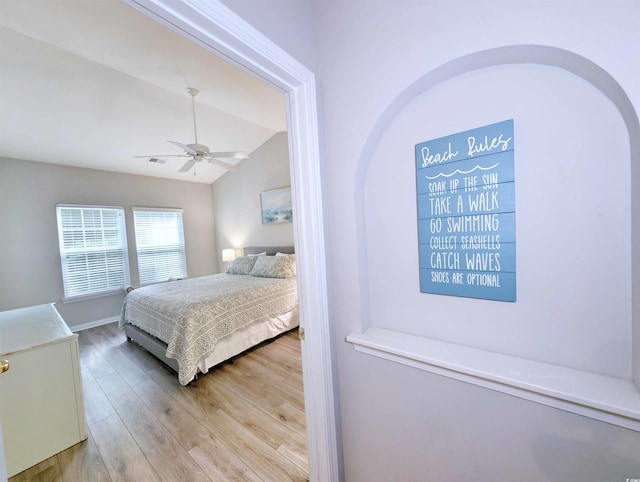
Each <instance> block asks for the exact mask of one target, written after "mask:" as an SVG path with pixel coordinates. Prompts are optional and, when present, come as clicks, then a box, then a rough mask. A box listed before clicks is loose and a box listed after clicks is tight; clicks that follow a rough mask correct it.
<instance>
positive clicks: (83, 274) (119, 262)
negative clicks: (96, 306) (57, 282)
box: [56, 205, 130, 299]
mask: <svg viewBox="0 0 640 482" xmlns="http://www.w3.org/2000/svg"><path fill="white" fill-rule="evenodd" d="M56 215H57V220H58V241H59V245H60V259H61V263H62V281H63V285H64V296H65V299H71V298H75V297H79V296H87V295H95V294H100V293H105V292H110V291H115V290H120V289H123V288H124V287H125V286H127V285H129V284H130V280H129V260H128V253H127V239H126V231H125V222H124V209H122V208H117V207H116V208H112V207H100V206H68V205H59V206H56Z"/></svg>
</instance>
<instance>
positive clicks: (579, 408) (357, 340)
mask: <svg viewBox="0 0 640 482" xmlns="http://www.w3.org/2000/svg"><path fill="white" fill-rule="evenodd" d="M346 341H347V342H349V343H352V344H353V346H354V349H355V350H356V351H359V352H362V353H367V354H369V355H373V356H377V357H380V358H384V359H386V360H390V361H393V362H396V363H401V364H403V365H407V366H411V367H414V368H418V369H421V370H426V371H429V372H432V373H436V374H439V375H443V376H446V377H449V378H454V379H457V380H461V381H463V382H466V383H472V384H474V385H479V386H481V387H485V388H489V389H491V390H497V391H499V392H502V393H506V394H509V395H513V396H516V397H520V398H524V399H526V400H530V401H533V402H536V403H541V404H544V405H548V406H550V407H554V408H557V409H560V410H566V411H568V412H573V413H577V414H579V415H583V416H585V417H590V418H593V419H596V420H600V421H603V422H607V423H611V424H614V425H618V426H621V427H625V428H628V429H631V430H635V431H638V432H640V392H639V391H638V388H637V387H636V386H635V384H634V383H633V382H631V381H629V380H622V379H618V378H613V377H607V376H603V375H596V374H594V373H589V372H583V371H580V370H573V369H570V368H565V367H560V366H557V365H550V364H547V363H541V362H536V361H532V360H527V359H524V358H518V357H514V356H509V355H501V354H497V353H492V352H488V351H484V350H480V349H476V348H469V347H465V346H462V345H456V344H453V343H447V342H442V341H437V340H432V339H429V338H422V337H419V336H415V335H408V334H405V333H399V332H396V331H392V330H387V329H382V328H369V329H368V330H367V331H366V332H365V333H362V334H357V333H354V334H351V335H349V336H347V338H346Z"/></svg>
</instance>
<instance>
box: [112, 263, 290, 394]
mask: <svg viewBox="0 0 640 482" xmlns="http://www.w3.org/2000/svg"><path fill="white" fill-rule="evenodd" d="M297 304H298V294H297V286H296V280H295V278H287V279H280V278H260V277H254V276H246V275H235V274H227V273H223V274H217V275H211V276H204V277H201V278H190V279H186V280H181V281H171V282H168V283H161V284H157V285H151V286H145V287H143V288H139V289H137V290H134V291H132V292H130V293H129V294H128V295H127V297H126V298H125V300H124V304H123V306H122V313H121V317H120V322H119V326H120V327H122V326H123V325H124V324H125V323H131V324H132V325H135V326H137V327H139V328H141V329H143V330H145V331H146V332H148V333H150V334H151V335H153V336H155V337H156V338H159V339H160V340H162V341H164V342H165V343H167V345H168V347H167V353H166V355H167V357H169V358H174V359H176V360H177V361H178V365H179V367H180V370H179V372H178V381H179V382H180V383H181V384H182V385H186V384H187V383H189V382H190V381H191V380H193V378H194V377H195V375H196V373H197V371H198V364H199V362H200V361H202V360H204V359H205V358H206V357H207V356H209V355H210V354H211V353H212V352H213V351H214V349H215V346H216V344H217V343H218V342H219V341H220V340H222V339H223V338H225V337H227V336H228V335H230V334H232V333H234V332H235V331H238V330H241V329H243V328H246V327H248V326H250V325H252V324H255V323H260V322H264V321H266V320H268V319H270V318H273V317H275V316H278V315H281V314H283V313H286V312H289V311H292V310H293V309H295V308H296V307H297Z"/></svg>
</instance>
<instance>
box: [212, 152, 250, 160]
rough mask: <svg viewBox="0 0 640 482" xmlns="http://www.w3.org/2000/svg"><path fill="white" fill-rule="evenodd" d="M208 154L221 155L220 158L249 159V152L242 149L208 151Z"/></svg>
mask: <svg viewBox="0 0 640 482" xmlns="http://www.w3.org/2000/svg"><path fill="white" fill-rule="evenodd" d="M209 154H210V155H212V156H214V157H221V158H222V159H249V154H247V153H246V152H244V151H235V152H210V153H209Z"/></svg>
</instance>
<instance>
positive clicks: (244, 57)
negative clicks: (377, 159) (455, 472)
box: [123, 0, 341, 481]
mask: <svg viewBox="0 0 640 482" xmlns="http://www.w3.org/2000/svg"><path fill="white" fill-rule="evenodd" d="M123 1H124V2H125V3H127V4H128V5H130V6H132V7H133V8H136V9H137V10H139V11H141V12H142V13H144V14H146V15H148V16H150V17H152V18H154V19H155V20H157V21H158V22H159V23H161V24H163V25H165V26H167V27H169V28H171V29H172V30H174V31H176V32H178V33H180V34H181V35H183V36H184V37H186V38H188V39H189V40H191V41H193V42H194V43H196V44H198V45H200V46H202V47H203V48H205V49H207V50H209V51H210V52H212V53H214V54H216V55H218V56H219V57H222V58H224V59H225V60H228V61H229V62H231V63H232V64H234V65H236V66H238V67H239V68H241V69H243V70H245V71H247V72H249V73H251V74H252V75H254V76H255V77H257V78H260V79H261V80H263V81H264V82H266V83H268V84H270V85H271V86H273V87H275V88H277V89H279V90H281V91H282V92H284V93H285V94H286V96H287V111H288V121H289V124H288V125H289V153H290V167H291V179H292V183H291V187H292V193H291V195H292V203H293V208H294V222H293V229H294V237H295V240H296V253H297V254H296V260H297V262H298V267H299V268H300V272H301V273H303V275H302V276H300V277H299V280H298V286H299V298H300V323H301V326H302V327H304V329H305V340H306V341H305V342H304V343H303V344H302V364H303V372H304V394H305V397H304V398H305V407H306V410H305V417H306V426H307V450H308V454H309V477H310V480H314V481H315V480H318V481H320V480H322V481H325V480H326V481H333V480H339V479H340V477H341V476H340V467H339V462H338V460H339V457H338V440H337V416H336V401H335V395H334V374H333V364H332V340H331V330H330V326H329V308H328V295H327V286H326V257H325V244H324V214H323V202H322V185H321V178H322V176H321V170H320V153H319V143H318V118H317V101H316V85H315V77H314V75H313V73H312V72H310V71H309V70H308V69H306V68H305V67H304V66H303V65H302V64H300V63H299V62H298V61H296V60H295V59H294V58H293V57H291V56H290V55H289V54H287V53H286V52H285V51H284V50H282V49H281V48H280V47H278V46H277V45H275V44H274V43H273V42H272V41H271V40H269V39H268V38H266V37H265V36H264V35H262V34H261V33H260V32H258V31H257V30H256V29H255V28H253V27H252V26H251V25H249V24H248V23H247V22H245V21H244V20H243V19H242V18H240V17H239V16H238V15H236V14H235V13H234V12H232V11H231V10H230V9H228V8H227V7H226V6H225V5H223V4H222V3H221V2H220V1H218V0H184V1H182V2H176V1H175V0H123Z"/></svg>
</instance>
